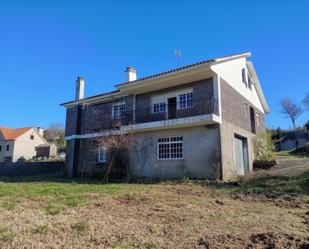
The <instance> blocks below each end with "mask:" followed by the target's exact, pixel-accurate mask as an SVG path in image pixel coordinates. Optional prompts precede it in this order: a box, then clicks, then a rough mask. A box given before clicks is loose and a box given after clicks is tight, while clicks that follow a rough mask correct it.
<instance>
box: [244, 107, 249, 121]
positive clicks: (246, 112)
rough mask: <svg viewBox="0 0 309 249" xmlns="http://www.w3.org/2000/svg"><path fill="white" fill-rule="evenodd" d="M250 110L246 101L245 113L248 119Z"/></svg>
mask: <svg viewBox="0 0 309 249" xmlns="http://www.w3.org/2000/svg"><path fill="white" fill-rule="evenodd" d="M248 111H249V108H248V104H247V103H245V110H244V115H245V119H246V120H248V116H249V115H248Z"/></svg>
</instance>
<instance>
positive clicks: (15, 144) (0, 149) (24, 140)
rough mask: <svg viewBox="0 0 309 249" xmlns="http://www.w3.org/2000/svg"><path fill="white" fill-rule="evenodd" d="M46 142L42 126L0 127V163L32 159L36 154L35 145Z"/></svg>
mask: <svg viewBox="0 0 309 249" xmlns="http://www.w3.org/2000/svg"><path fill="white" fill-rule="evenodd" d="M46 143H47V142H46V140H45V139H44V138H43V129H42V128H36V127H35V128H34V127H26V128H17V129H14V128H4V127H0V163H4V162H5V163H10V162H17V161H23V160H29V159H32V158H33V157H34V156H36V153H37V152H36V147H37V146H39V145H42V144H46Z"/></svg>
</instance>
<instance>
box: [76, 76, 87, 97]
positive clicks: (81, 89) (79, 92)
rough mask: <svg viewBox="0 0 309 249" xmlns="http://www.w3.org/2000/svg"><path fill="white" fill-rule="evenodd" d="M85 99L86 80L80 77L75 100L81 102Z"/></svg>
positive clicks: (77, 82) (77, 81)
mask: <svg viewBox="0 0 309 249" xmlns="http://www.w3.org/2000/svg"><path fill="white" fill-rule="evenodd" d="M84 97H85V80H84V78H83V77H80V76H78V77H77V80H76V94H75V100H81V99H83V98H84Z"/></svg>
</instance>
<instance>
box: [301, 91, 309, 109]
mask: <svg viewBox="0 0 309 249" xmlns="http://www.w3.org/2000/svg"><path fill="white" fill-rule="evenodd" d="M302 104H303V106H304V107H305V109H306V110H307V111H309V92H308V93H307V94H306V96H305V98H304V99H303V101H302Z"/></svg>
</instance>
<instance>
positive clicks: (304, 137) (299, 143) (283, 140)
mask: <svg viewBox="0 0 309 249" xmlns="http://www.w3.org/2000/svg"><path fill="white" fill-rule="evenodd" d="M273 140H275V144H276V149H277V150H278V151H284V150H292V149H295V148H300V147H303V146H304V145H305V144H306V143H309V131H308V130H307V129H296V130H290V131H281V130H277V131H276V132H275V133H274V134H273Z"/></svg>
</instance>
